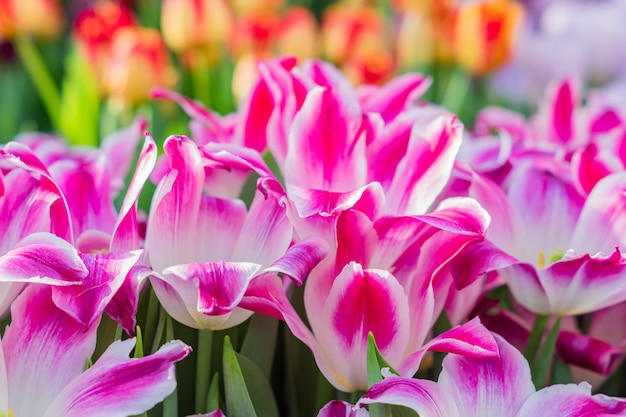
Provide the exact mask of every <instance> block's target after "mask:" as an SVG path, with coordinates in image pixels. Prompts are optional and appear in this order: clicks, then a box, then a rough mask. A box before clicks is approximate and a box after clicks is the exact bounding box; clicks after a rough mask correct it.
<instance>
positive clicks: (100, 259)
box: [52, 250, 141, 327]
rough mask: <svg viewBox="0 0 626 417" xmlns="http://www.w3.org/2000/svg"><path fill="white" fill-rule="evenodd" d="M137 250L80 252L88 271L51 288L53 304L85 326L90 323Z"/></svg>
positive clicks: (134, 260) (116, 287)
mask: <svg viewBox="0 0 626 417" xmlns="http://www.w3.org/2000/svg"><path fill="white" fill-rule="evenodd" d="M140 255H141V251H140V250H137V251H133V252H119V253H99V254H82V255H81V258H82V260H83V262H84V263H85V266H86V267H87V270H88V271H89V274H88V275H87V276H86V277H85V278H84V279H83V280H82V282H80V283H79V284H78V285H72V286H71V287H64V288H62V289H60V288H53V290H52V300H53V301H54V304H55V305H56V306H57V307H59V308H60V309H61V310H63V311H65V312H66V313H67V314H69V315H70V316H72V317H73V318H74V319H75V320H76V321H78V322H79V323H82V324H83V325H84V326H85V327H91V325H92V324H93V323H95V322H96V321H99V320H100V316H101V315H102V313H103V312H104V309H105V308H106V306H107V305H108V304H109V302H110V301H111V299H112V298H113V296H114V295H115V293H116V292H117V291H118V290H119V289H120V287H121V286H122V284H123V283H124V280H125V278H126V275H127V274H128V272H129V271H130V269H131V268H132V267H133V265H135V264H136V263H137V260H138V259H139V256H140Z"/></svg>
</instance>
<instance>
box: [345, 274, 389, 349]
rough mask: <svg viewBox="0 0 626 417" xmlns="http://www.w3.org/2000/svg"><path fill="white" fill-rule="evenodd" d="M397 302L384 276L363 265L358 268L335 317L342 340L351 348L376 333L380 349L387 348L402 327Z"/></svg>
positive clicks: (375, 336)
mask: <svg viewBox="0 0 626 417" xmlns="http://www.w3.org/2000/svg"><path fill="white" fill-rule="evenodd" d="M395 302H396V300H395V299H394V297H393V294H392V293H391V289H390V288H389V287H388V286H387V285H385V283H384V278H383V277H382V276H380V275H378V274H377V273H375V272H373V271H367V270H366V271H363V270H362V269H360V268H358V269H357V270H355V271H354V275H353V279H352V281H351V282H350V283H349V284H348V286H347V287H346V288H345V289H344V291H343V292H342V294H341V295H340V297H339V299H338V300H337V306H336V308H335V313H334V316H333V327H334V329H335V331H336V332H337V335H338V336H339V337H340V338H341V339H342V343H343V344H345V346H346V347H348V348H351V347H352V345H353V343H358V344H361V343H364V342H365V341H366V340H367V334H368V333H369V332H372V333H373V334H374V338H375V339H376V344H377V345H378V348H379V349H381V350H384V349H385V348H387V346H389V344H391V342H392V341H393V338H394V336H395V334H396V333H397V332H398V330H399V329H398V328H397V317H396V316H395V313H396V312H395V311H394V305H395ZM355 338H360V339H361V340H355Z"/></svg>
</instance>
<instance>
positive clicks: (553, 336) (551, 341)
mask: <svg viewBox="0 0 626 417" xmlns="http://www.w3.org/2000/svg"><path fill="white" fill-rule="evenodd" d="M561 318H562V317H561V316H559V317H558V318H557V319H556V321H555V322H554V325H553V326H552V329H550V333H548V337H547V338H546V342H545V343H544V344H543V346H542V347H541V350H540V351H539V355H538V356H537V359H536V360H535V362H534V363H533V365H532V367H531V369H532V375H533V383H534V384H535V387H536V388H537V389H540V388H543V386H544V383H545V381H546V378H547V376H548V372H549V371H550V365H551V364H552V357H553V356H554V348H555V347H556V340H557V338H558V336H559V329H560V327H561Z"/></svg>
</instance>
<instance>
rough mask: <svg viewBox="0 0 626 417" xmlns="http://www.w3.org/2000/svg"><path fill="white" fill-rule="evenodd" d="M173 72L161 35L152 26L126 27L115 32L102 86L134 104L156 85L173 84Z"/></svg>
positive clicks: (146, 95) (110, 92)
mask: <svg viewBox="0 0 626 417" xmlns="http://www.w3.org/2000/svg"><path fill="white" fill-rule="evenodd" d="M175 81H176V75H175V73H174V70H173V68H172V66H171V63H170V58H169V55H168V51H167V48H166V46H165V43H164V42H163V39H162V38H161V35H160V34H159V32H158V31H156V30H154V29H146V28H125V29H122V30H120V31H119V32H117V33H116V35H115V37H114V38H113V43H112V45H111V56H110V60H109V62H108V64H107V67H106V74H105V79H104V82H105V88H106V90H107V92H108V93H109V94H110V95H111V96H112V97H114V98H115V99H117V100H120V101H121V102H123V103H127V104H136V103H140V102H142V101H145V100H148V99H149V98H150V91H151V90H152V89H153V88H154V87H157V86H162V87H172V86H173V85H174V83H175Z"/></svg>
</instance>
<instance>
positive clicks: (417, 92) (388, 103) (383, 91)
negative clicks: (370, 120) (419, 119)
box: [361, 73, 432, 123]
mask: <svg viewBox="0 0 626 417" xmlns="http://www.w3.org/2000/svg"><path fill="white" fill-rule="evenodd" d="M431 82H432V80H431V79H430V78H429V77H425V76H424V75H422V74H417V73H408V74H402V75H399V76H397V77H395V78H394V79H393V80H391V81H389V82H388V83H387V84H385V85H384V86H382V87H380V88H378V89H377V90H376V91H375V92H374V93H372V94H369V95H368V96H367V98H366V99H365V100H361V108H362V109H363V113H372V112H373V113H379V114H380V115H381V117H382V118H383V120H384V121H385V123H387V122H389V121H390V120H392V119H394V118H395V117H396V116H398V114H400V113H401V112H402V111H403V110H404V109H405V108H406V107H407V105H409V104H410V103H412V102H415V101H417V100H418V99H419V98H420V97H421V96H422V95H423V94H424V93H425V92H426V90H427V89H428V87H430V84H431Z"/></svg>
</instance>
